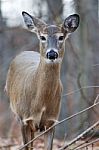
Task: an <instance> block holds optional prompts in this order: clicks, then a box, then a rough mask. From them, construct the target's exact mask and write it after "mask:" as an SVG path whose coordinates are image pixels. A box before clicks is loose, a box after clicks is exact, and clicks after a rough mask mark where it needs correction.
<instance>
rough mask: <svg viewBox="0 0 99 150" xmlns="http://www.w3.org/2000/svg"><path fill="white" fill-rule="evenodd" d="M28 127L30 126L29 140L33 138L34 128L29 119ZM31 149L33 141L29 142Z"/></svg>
mask: <svg viewBox="0 0 99 150" xmlns="http://www.w3.org/2000/svg"><path fill="white" fill-rule="evenodd" d="M29 128H30V140H32V139H34V132H35V131H34V128H33V125H32V123H31V121H30V122H29ZM30 147H31V149H33V142H31V144H30Z"/></svg>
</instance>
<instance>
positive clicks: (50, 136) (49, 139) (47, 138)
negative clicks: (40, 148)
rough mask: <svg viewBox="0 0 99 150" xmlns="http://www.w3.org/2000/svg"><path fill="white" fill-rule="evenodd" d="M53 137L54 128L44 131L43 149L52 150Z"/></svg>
mask: <svg viewBox="0 0 99 150" xmlns="http://www.w3.org/2000/svg"><path fill="white" fill-rule="evenodd" d="M53 138H54V128H53V129H51V130H50V131H48V132H47V133H45V135H44V142H45V150H52V146H53Z"/></svg>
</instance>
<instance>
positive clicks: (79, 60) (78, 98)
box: [0, 0, 99, 139]
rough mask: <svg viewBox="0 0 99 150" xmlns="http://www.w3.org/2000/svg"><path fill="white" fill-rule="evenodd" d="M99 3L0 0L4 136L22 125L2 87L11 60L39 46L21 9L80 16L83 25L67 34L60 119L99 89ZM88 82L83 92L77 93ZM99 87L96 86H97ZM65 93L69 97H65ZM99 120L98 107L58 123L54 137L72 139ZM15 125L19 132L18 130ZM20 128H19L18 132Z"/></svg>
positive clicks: (52, 18)
mask: <svg viewBox="0 0 99 150" xmlns="http://www.w3.org/2000/svg"><path fill="white" fill-rule="evenodd" d="M98 8H99V3H98V0H42V1H41V0H24V1H23V0H20V1H19V0H18V1H17V0H0V137H10V136H12V137H14V136H15V137H16V138H17V137H18V136H19V135H20V127H19V125H18V123H17V121H16V119H15V117H14V115H13V113H12V112H11V110H10V107H9V100H8V98H7V95H6V94H5V92H4V86H5V80H6V74H7V70H8V67H9V64H10V62H11V60H12V59H13V58H14V57H15V56H16V54H18V53H20V52H21V51H25V50H35V51H38V50H39V41H38V39H37V37H36V35H35V34H33V33H30V32H28V31H27V30H26V29H25V28H24V24H23V18H22V16H21V12H22V11H23V10H24V11H27V12H28V13H30V14H32V15H34V16H36V17H39V18H41V19H43V20H45V21H46V22H47V23H53V24H54V23H56V24H60V23H62V21H63V20H64V19H65V18H66V17H67V16H68V15H70V14H73V13H78V14H79V15H80V18H81V19H80V27H79V29H77V31H76V32H75V33H73V34H72V35H71V36H69V39H68V40H67V41H66V44H65V56H64V60H63V65H62V69H61V79H62V83H63V87H64V90H63V97H62V108H61V113H60V117H59V120H62V119H64V118H66V117H68V116H70V115H72V114H74V113H76V112H78V111H80V110H82V109H84V108H86V107H88V106H90V105H92V104H93V103H94V100H95V98H96V97H97V95H98V94H99V16H98V14H99V12H98V11H99V10H98ZM81 86H82V87H85V88H84V89H83V90H81V91H79V92H73V93H72V94H67V93H70V92H72V91H75V90H77V89H79V88H81ZM97 86H98V87H97ZM64 94H67V96H64ZM97 120H99V107H98V106H97V107H96V108H93V109H91V111H88V112H86V113H83V114H81V115H80V116H77V117H75V118H73V119H71V120H70V121H68V122H64V123H63V124H61V125H59V126H57V128H56V137H57V138H64V136H66V137H67V138H68V139H70V138H72V137H74V136H75V135H77V134H79V133H81V132H82V131H84V130H85V129H87V128H88V127H89V126H90V125H91V124H93V123H94V122H95V121H97ZM16 129H18V130H17V132H16ZM18 131H19V132H18Z"/></svg>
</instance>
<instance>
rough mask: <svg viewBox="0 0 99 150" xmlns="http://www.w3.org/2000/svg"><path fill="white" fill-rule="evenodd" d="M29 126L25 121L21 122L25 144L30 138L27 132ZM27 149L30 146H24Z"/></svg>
mask: <svg viewBox="0 0 99 150" xmlns="http://www.w3.org/2000/svg"><path fill="white" fill-rule="evenodd" d="M26 128H27V126H26V125H25V124H24V123H23V122H21V132H22V138H23V144H24V145H25V144H26V143H27V141H28V139H27V134H26V130H27V129H26ZM24 149H25V150H28V147H27V146H26V147H25V148H24Z"/></svg>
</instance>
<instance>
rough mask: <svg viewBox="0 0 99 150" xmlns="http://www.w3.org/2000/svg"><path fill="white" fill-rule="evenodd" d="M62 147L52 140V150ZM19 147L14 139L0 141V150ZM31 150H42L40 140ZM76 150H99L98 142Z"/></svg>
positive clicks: (60, 142)
mask: <svg viewBox="0 0 99 150" xmlns="http://www.w3.org/2000/svg"><path fill="white" fill-rule="evenodd" d="M84 142H85V141H78V142H76V143H75V144H73V145H72V146H70V147H69V148H67V149H66V150H76V149H77V146H78V145H82V143H84ZM65 144H66V143H65ZM63 145H64V142H63V141H61V140H58V139H54V142H53V150H59V148H61V147H62V146H63ZM20 147H21V144H20V142H19V141H17V140H16V139H4V138H1V139H0V150H18V149H19V148H20ZM33 150H44V141H43V139H42V138H40V139H38V140H36V141H35V142H34V149H33ZM77 150H99V142H97V143H96V144H93V145H90V146H87V147H84V148H79V149H77Z"/></svg>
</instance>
